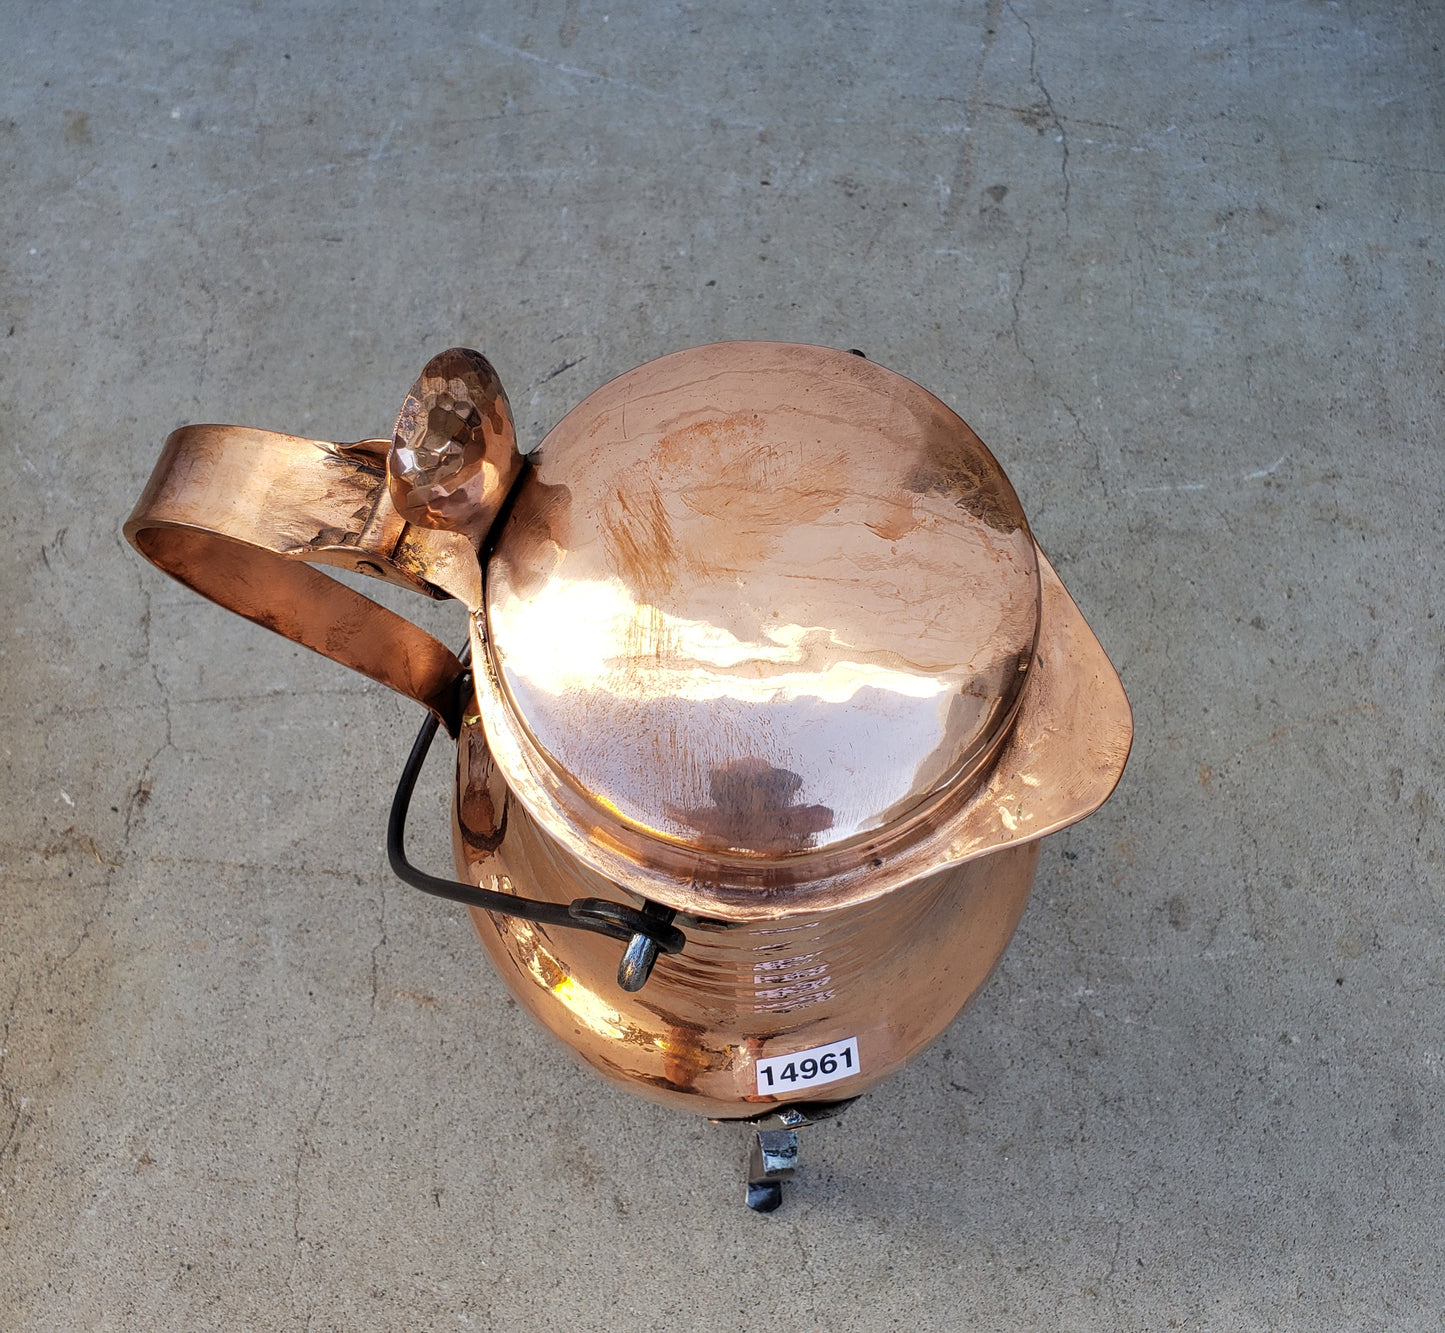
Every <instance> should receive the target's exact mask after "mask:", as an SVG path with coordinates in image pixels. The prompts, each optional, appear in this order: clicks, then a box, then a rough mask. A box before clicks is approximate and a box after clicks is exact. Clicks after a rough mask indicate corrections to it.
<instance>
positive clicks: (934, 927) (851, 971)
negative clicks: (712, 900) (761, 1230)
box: [453, 725, 1039, 1118]
mask: <svg viewBox="0 0 1445 1333" xmlns="http://www.w3.org/2000/svg"><path fill="white" fill-rule="evenodd" d="M455 814H456V818H455V821H454V825H453V832H454V840H455V850H456V859H457V866H458V870H459V872H460V873H461V874H462V876H463V878H466V879H469V880H470V881H471V882H472V883H477V884H482V885H485V886H486V887H489V888H496V889H499V890H501V891H503V892H515V893H518V894H523V895H528V896H537V897H541V898H546V899H549V900H552V901H555V902H568V901H570V900H572V899H573V898H577V897H590V896H600V897H612V898H616V897H617V893H616V890H615V888H614V887H613V886H612V885H610V884H609V883H608V882H607V881H606V880H604V879H603V878H601V877H600V876H599V875H597V874H596V873H595V872H593V871H591V870H589V869H587V868H586V867H585V866H584V865H582V864H581V863H580V862H579V861H578V860H577V859H576V858H575V857H572V856H570V855H568V854H567V852H566V851H565V850H563V849H562V848H561V847H559V846H558V844H557V843H556V842H555V841H554V840H553V839H552V838H550V837H548V836H547V835H546V834H545V833H544V832H543V831H542V830H541V829H540V828H539V827H538V825H537V824H536V822H535V821H534V820H533V819H532V818H531V817H530V816H529V815H528V813H527V811H526V810H525V809H524V808H522V806H521V805H520V804H519V803H518V802H517V801H516V800H515V799H514V798H513V797H512V795H511V793H510V792H509V790H508V788H507V785H506V782H505V780H504V779H503V778H502V775H501V774H500V772H499V771H498V769H497V767H496V765H495V764H494V763H493V762H492V759H491V756H490V754H489V752H488V748H487V745H486V741H485V738H484V737H483V736H482V734H481V732H480V730H479V728H477V727H476V726H475V725H469V726H466V727H464V728H463V731H462V736H461V740H460V753H459V763H458V768H457V793H456V806H455ZM1038 850H1039V844H1038V842H1037V841H1033V842H1028V843H1024V844H1023V845H1020V846H1014V847H1011V848H1008V849H1006V850H1004V851H1001V852H999V853H998V854H996V855H994V856H989V857H987V858H984V859H982V860H978V861H973V862H970V863H969V864H967V865H963V866H959V867H956V868H954V869H951V870H947V871H944V872H943V873H941V874H936V875H932V876H929V877H927V878H925V879H923V880H920V881H918V882H916V883H913V884H910V885H907V886H906V887H904V888H901V889H899V890H897V891H896V892H894V893H892V894H889V895H888V896H887V897H885V898H881V899H878V900H876V901H873V902H869V903H864V904H861V905H856V906H851V907H846V908H842V909H833V910H830V911H802V912H796V913H793V914H792V915H790V916H788V917H786V918H784V919H781V920H762V921H750V922H747V923H742V924H728V923H725V922H721V921H716V920H699V919H697V918H693V917H683V918H679V922H678V924H680V925H681V926H683V928H684V929H685V930H686V932H687V937H688V943H687V947H686V949H684V950H683V952H682V953H681V954H677V955H673V956H667V955H664V956H663V957H662V958H660V959H659V960H658V962H657V964H656V966H655V967H654V969H653V972H652V976H651V978H650V979H649V981H648V983H647V985H646V987H645V988H644V989H643V990H641V991H639V992H636V993H635V994H629V993H627V992H625V991H623V990H621V989H620V988H619V987H618V985H617V980H616V975H617V946H616V944H614V943H613V942H611V941H610V940H608V939H606V938H605V937H601V936H592V935H582V934H580V933H579V932H577V931H567V930H562V931H558V930H554V929H549V928H547V927H544V926H537V925H533V924H531V923H530V922H526V921H520V920H518V919H516V918H515V917H503V916H497V915H495V914H492V913H489V912H484V911H480V910H473V912H472V917H473V921H474V923H475V925H476V928H477V934H478V936H479V937H480V939H481V942H482V945H483V947H484V948H485V949H486V951H487V953H488V954H489V955H490V957H491V958H492V961H493V962H494V963H495V964H496V967H497V970H498V971H499V972H500V973H501V975H502V977H503V979H504V980H505V981H506V983H507V985H508V987H509V988H510V989H511V991H512V993H513V994H514V995H515V996H516V997H517V999H518V1000H519V1001H520V1003H521V1004H522V1005H523V1006H524V1007H525V1008H526V1009H527V1010H528V1012H530V1013H531V1014H533V1015H534V1016H535V1017H536V1018H537V1019H538V1021H539V1022H541V1023H542V1025H543V1026H544V1027H546V1028H547V1029H548V1030H549V1031H550V1032H552V1033H553V1034H554V1035H555V1036H557V1037H558V1038H560V1039H561V1041H562V1042H563V1043H564V1044H565V1045H567V1046H568V1047H570V1048H571V1049H572V1050H573V1051H574V1052H575V1053H576V1054H577V1055H579V1056H580V1057H581V1058H582V1059H583V1060H585V1061H586V1062H587V1063H588V1064H590V1065H591V1066H592V1067H593V1068H595V1069H597V1070H599V1071H600V1072H602V1073H603V1074H605V1075H607V1076H608V1077H609V1078H611V1079H614V1080H616V1081H617V1082H619V1083H622V1084H623V1085H624V1086H626V1087H628V1088H629V1089H630V1090H631V1091H633V1092H636V1093H639V1094H640V1095H642V1096H644V1097H647V1098H649V1099H650V1100H652V1101H657V1102H663V1103H666V1104H668V1105H672V1106H676V1107H678V1108H680V1109H683V1110H688V1111H693V1112H696V1113H699V1114H703V1115H708V1116H713V1117H721V1118H738V1117H745V1116H752V1115H756V1114H759V1113H761V1112H762V1111H764V1110H766V1109H767V1107H769V1106H772V1105H778V1104H781V1103H785V1102H788V1101H810V1100H817V1099H818V1098H819V1097H823V1098H824V1099H825V1100H830V1101H831V1100H842V1099H846V1098H849V1097H854V1096H856V1095H857V1094H858V1093H860V1092H862V1091H864V1090H865V1089H866V1088H868V1087H870V1086H872V1085H873V1084H874V1083H876V1082H877V1081H878V1080H880V1079H882V1078H886V1077H887V1076H888V1075H889V1074H891V1073H893V1072H894V1071H896V1070H897V1069H898V1068H899V1067H900V1066H901V1065H902V1064H903V1063H904V1062H905V1061H906V1060H908V1059H909V1058H910V1057H912V1056H913V1055H915V1054H917V1052H918V1051H920V1050H921V1049H922V1048H923V1047H924V1046H925V1045H927V1044H928V1043H929V1042H930V1041H932V1040H933V1038H934V1037H936V1036H937V1035H938V1034H939V1033H940V1032H942V1031H943V1029H944V1028H945V1027H946V1026H947V1025H948V1024H949V1023H950V1022H951V1021H952V1020H953V1018H954V1017H955V1015H956V1014H957V1013H958V1012H959V1010H960V1009H961V1008H962V1007H963V1006H964V1004H966V1003H967V1002H968V1000H969V999H970V998H971V997H972V996H973V995H974V994H975V993H976V992H977V991H978V989H979V987H981V986H982V985H983V983H984V981H986V980H987V978H988V976H989V973H990V972H991V971H992V969H993V967H994V966H995V964H996V963H997V962H998V959H999V958H1000V957H1001V955H1002V954H1003V951H1004V948H1005V946H1006V945H1007V944H1008V941H1009V939H1010V938H1011V936H1012V935H1013V932H1014V928H1015V926H1016V925H1017V924H1018V919H1019V916H1020V915H1021V914H1022V912H1023V909H1024V904H1025V902H1026V901H1027V899H1028V892H1029V886H1030V884H1031V882H1032V880H1033V873H1034V868H1035V865H1036V864H1037V861H1038ZM849 1037H855V1038H857V1041H858V1051H859V1060H860V1070H859V1073H858V1074H857V1075H856V1076H854V1077H852V1078H848V1079H844V1080H841V1081H839V1082H836V1083H831V1084H829V1085H828V1086H827V1087H826V1088H824V1089H818V1090H815V1091H812V1092H809V1091H807V1090H804V1091H800V1092H797V1093H794V1094H792V1095H790V1096H788V1095H777V1096H767V1095H760V1094H759V1093H758V1091H757V1077H756V1070H757V1063H758V1061H759V1060H763V1059H766V1058H768V1057H769V1056H772V1055H779V1054H787V1053H789V1052H793V1051H798V1050H802V1049H806V1048H808V1047H812V1046H819V1045H825V1044H829V1043H832V1042H841V1041H843V1040H846V1039H847V1038H849Z"/></svg>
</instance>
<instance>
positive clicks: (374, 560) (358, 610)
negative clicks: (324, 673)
mask: <svg viewBox="0 0 1445 1333" xmlns="http://www.w3.org/2000/svg"><path fill="white" fill-rule="evenodd" d="M385 455H386V441H385V440H363V441H361V442H360V443H359V444H351V445H340V444H331V443H329V442H327V441H324V440H307V439H302V438H300V437H299V436H295V435H279V434H276V433H274V432H272V431H264V430H251V429H249V428H247V427H244V426H187V427H184V428H182V429H180V430H177V431H173V432H172V433H171V436H170V438H169V439H167V440H166V443H165V448H164V449H163V450H162V451H161V456H160V458H159V459H158V460H157V461H156V466H155V469H154V471H153V472H152V473H151V478H150V481H149V482H148V483H147V485H146V488H145V490H144V492H142V494H141V497H140V499H139V500H138V501H137V502H136V507H135V510H134V511H133V512H132V514H131V516H130V518H129V520H128V521H127V522H126V525H125V535H126V538H127V539H128V540H129V541H130V542H131V543H132V544H133V545H134V546H135V548H136V549H137V550H138V551H139V552H140V553H141V554H142V555H143V556H145V557H146V558H147V559H148V560H150V561H152V562H153V563H154V564H156V565H158V566H159V567H160V568H161V569H163V570H165V571H166V573H168V574H170V575H172V576H173V577H174V578H177V579H179V580H180V581H181V582H182V583H185V584H188V585H189V586H190V587H192V588H194V589H195V590H196V591H197V592H199V593H202V594H203V595H204V596H206V597H209V598H210V599H211V600H212V601H214V602H218V603H219V604H220V605H221V606H224V607H226V608H227V609H228V610H231V611H235V612H236V613H237V614H238V615H242V616H245V617H246V619H248V620H253V621H255V622H256V623H257V624H259V625H264V626H265V627H266V628H267V629H272V630H275V631H276V632H277V633H278V634H284V635H285V636H286V637H287V638H289V639H294V640H295V641H296V642H297V643H301V644H304V645H305V646H306V647H308V648H311V649H313V650H315V651H316V652H318V653H323V654H325V655H326V656H327V657H331V658H334V659H335V660H336V661H338V662H340V663H342V664H343V665H344V666H349V667H352V668H353V669H354V670H357V671H360V672H362V673H363V674H364V675H367V676H370V677H371V678H372V679H373V680H377V681H380V682H381V683H382V684H383V685H388V686H390V687H391V688H392V689H394V690H397V691H399V692H400V693H402V694H405V695H407V696H409V697H410V698H413V699H415V700H417V701H418V702H419V703H422V704H424V705H426V707H428V708H430V709H431V710H432V711H433V712H436V713H438V714H442V713H444V712H445V711H446V710H447V705H448V703H449V701H450V699H451V697H452V694H453V690H454V686H455V683H456V681H457V678H458V677H459V676H460V674H461V670H462V668H461V664H460V663H459V662H458V661H457V658H456V656H455V654H454V653H452V651H451V650H450V649H449V648H447V647H445V646H444V645H442V644H441V643H439V642H438V641H437V640H436V639H434V638H433V637H432V636H431V635H430V634H427V633H425V632H424V631H422V630H420V629H418V628H417V627H416V626H415V625H413V624H412V623H411V622H410V621H408V620H406V619H404V618H403V617H401V616H398V615H397V614H395V612H392V611H388V610H387V609H385V608H384V607H382V606H379V605H377V603H375V602H373V601H372V600H371V599H370V598H368V597H364V596H363V595H362V594H361V593H359V592H354V591H353V590H352V589H351V588H348V587H347V586H346V585H345V584H342V583H339V582H337V581H336V580H335V579H333V578H330V577H328V576H327V575H325V574H323V573H321V572H320V571H319V570H316V569H313V568H311V567H310V566H312V565H331V566H334V567H337V568H341V569H347V570H351V571H353V572H355V573H359V574H366V575H369V576H370V577H372V578H379V579H383V580H385V581H386V582H388V583H395V584H397V585H399V586H401V587H404V588H412V589H414V590H416V591H418V592H423V593H426V594H427V595H428V596H432V597H447V596H450V597H455V598H457V599H458V600H460V601H461V602H462V603H463V604H464V605H467V606H476V605H477V604H478V602H479V600H480V596H481V571H480V569H479V568H478V565H477V556H476V550H475V548H474V547H473V546H472V544H471V543H470V542H469V541H468V540H467V538H466V537H465V536H462V535H459V534H457V533H452V532H435V531H428V530H427V529H424V528H418V527H415V526H413V525H410V524H408V523H406V522H405V521H403V519H402V518H401V516H400V515H399V514H398V513H397V512H396V509H395V508H394V507H393V505H392V503H391V501H390V499H389V498H388V496H387V488H386V470H385V466H384V459H385Z"/></svg>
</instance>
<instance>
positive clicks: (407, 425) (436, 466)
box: [386, 347, 522, 546]
mask: <svg viewBox="0 0 1445 1333" xmlns="http://www.w3.org/2000/svg"><path fill="white" fill-rule="evenodd" d="M521 468H522V456H521V454H520V453H519V452H518V450H517V432H516V429H515V428H514V427H513V425H512V409H511V407H510V406H509V404H508V403H507V395H506V392H505V391H504V390H503V388H502V381H501V380H500V379H499V378H498V376H497V372H496V371H495V370H493V369H492V363H491V362H490V361H488V360H487V358H486V357H484V356H483V355H482V354H481V353H480V352H474V351H472V349H471V348H469V347H452V348H449V349H448V350H447V351H445V352H440V353H438V354H437V355H436V356H434V357H432V359H431V360H430V361H428V362H427V363H426V365H425V367H423V369H422V372H421V374H420V375H419V376H418V377H417V380H416V383H415V384H413V385H412V386H411V391H410V392H409V393H408V394H407V396H406V401H405V402H404V403H403V404H402V406H401V412H400V413H399V414H398V415H397V418H396V428H395V429H394V430H393V431H392V438H391V450H390V452H389V453H388V454H387V459H386V471H387V482H388V487H389V489H390V492H391V499H392V503H393V504H394V505H395V506H396V508H397V511H398V512H399V513H400V514H401V516H402V517H403V518H404V519H405V520H406V521H407V522H408V523H415V524H417V525H418V526H420V527H423V528H442V529H446V530H448V531H451V532H461V533H465V534H466V535H467V536H468V537H470V538H471V539H472V542H473V544H474V545H476V546H480V545H481V543H482V541H483V539H484V538H485V537H486V535H487V532H488V531H489V530H490V528H491V526H492V522H493V520H494V519H495V518H496V516H497V513H498V511H499V510H500V509H501V507H502V502H503V500H505V499H506V496H507V493H508V491H510V490H511V488H512V483H513V482H514V481H515V480H516V478H517V474H518V473H519V472H520V471H521Z"/></svg>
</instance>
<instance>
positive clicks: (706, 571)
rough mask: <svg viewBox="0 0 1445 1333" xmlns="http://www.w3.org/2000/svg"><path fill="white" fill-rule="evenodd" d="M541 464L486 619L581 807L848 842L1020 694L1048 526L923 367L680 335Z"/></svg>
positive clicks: (995, 732) (596, 405)
mask: <svg viewBox="0 0 1445 1333" xmlns="http://www.w3.org/2000/svg"><path fill="white" fill-rule="evenodd" d="M533 462H534V466H533V470H532V473H531V475H529V476H528V478H527V479H526V480H525V481H524V482H523V495H522V497H521V499H522V503H521V504H520V505H519V510H518V511H517V512H516V513H514V515H513V517H512V519H511V520H510V521H509V522H508V523H507V525H506V526H505V528H504V529H503V531H502V533H501V535H500V537H499V539H498V543H497V547H496V551H495V554H494V555H493V557H492V561H491V564H490V566H489V569H488V577H487V590H486V609H487V631H488V639H489V645H490V650H491V663H492V666H493V668H494V670H495V672H496V677H497V679H498V681H499V682H500V684H501V686H502V689H503V691H504V693H505V697H506V702H507V705H508V710H509V711H510V712H511V713H512V714H513V716H514V717H515V719H516V723H517V725H516V727H515V728H514V732H515V735H516V736H517V738H518V739H519V740H520V741H521V742H522V743H523V745H524V746H525V748H526V750H527V751H528V754H527V758H528V767H529V768H530V769H531V770H532V771H533V773H534V774H536V773H539V772H542V773H545V775H546V776H545V779H544V780H546V781H548V782H549V783H550V785H551V786H552V787H553V789H554V791H555V792H556V793H557V796H558V799H559V801H561V802H563V803H567V804H569V805H570V806H571V808H572V810H573V812H574V818H577V819H579V820H581V821H583V822H591V821H592V820H594V819H597V818H602V819H607V820H616V821H621V822H624V823H625V824H626V826H627V827H628V830H629V831H630V832H635V833H641V834H646V835H649V836H650V837H652V838H654V839H661V840H666V841H667V842H670V843H672V844H675V845H677V846H679V847H682V848H687V849H690V850H692V851H694V852H696V853H700V854H702V855H703V856H706V857H709V858H711V857H713V856H716V855H718V854H723V855H729V854H731V855H738V856H749V857H752V858H754V859H761V858H766V859H769V860H776V859H779V858H787V857H791V856H794V855H797V854H801V853H807V852H811V851H824V850H829V849H837V848H842V847H846V846H849V845H850V844H854V843H856V842H858V841H859V840H860V839H864V838H867V837H869V836H870V835H873V834H875V833H880V832H886V831H889V830H892V829H894V828H895V827H896V826H897V825H898V824H899V823H900V821H906V820H908V819H909V818H910V817H911V816H913V815H914V814H915V813H916V812H917V811H918V810H919V808H920V807H921V806H923V805H924V804H925V803H927V802H929V801H931V800H933V799H934V798H936V796H937V795H938V793H939V792H941V791H944V790H947V789H951V788H953V787H954V786H956V785H957V784H959V783H960V782H965V781H967V780H968V779H969V778H970V777H971V776H972V775H973V774H974V773H975V772H976V771H977V769H978V768H979V766H980V765H981V764H982V763H983V762H984V760H985V759H986V758H987V756H988V754H989V753H990V752H991V750H992V749H993V748H994V746H995V744H996V742H997V740H998V739H999V737H1000V736H1001V734H1002V733H1003V731H1004V730H1005V729H1006V727H1007V725H1008V723H1009V721H1010V720H1011V719H1012V716H1013V712H1014V709H1015V708H1016V706H1017V704H1018V700H1019V698H1020V696H1021V694H1022V692H1023V690H1024V688H1025V685H1026V682H1027V675H1028V669H1029V666H1030V663H1031V661H1032V658H1033V648H1034V642H1035V638H1036V635H1037V631H1038V616H1039V592H1038V564H1037V559H1036V556H1035V550H1034V543H1033V539H1032V537H1031V536H1030V534H1029V530H1028V525H1027V524H1026V523H1025V521H1024V516H1023V512H1022V510H1021V509H1020V507H1019V504H1018V500H1017V498H1016V497H1015V495H1014V493H1013V489H1012V488H1011V487H1010V486H1009V483H1008V481H1007V479H1006V478H1005V477H1004V475H1003V472H1002V471H1001V470H1000V468H999V466H998V464H997V463H996V462H995V461H994V459H993V457H992V455H991V454H989V452H988V450H987V449H985V448H984V446H983V444H982V443H981V442H980V441H979V439H978V437H977V436H975V435H974V434H973V432H972V431H971V430H969V428H968V427H967V426H966V425H965V424H964V423H963V422H962V421H961V420H960V419H959V418H958V417H957V416H956V415H955V414H954V413H953V412H951V411H950V410H949V409H948V408H947V407H945V406H944V405H943V404H942V403H941V402H939V401H938V399H936V398H935V397H933V395H932V394H929V393H927V392H926V391H925V390H923V389H921V388H919V386H917V385H916V384H913V383H912V382H911V381H909V380H906V379H904V378H902V377H901V376H899V375H896V374H894V373H893V372H891V371H888V370H885V369H883V368H882V367H880V366H875V365H873V364H871V363H869V362H867V361H865V360H862V359H860V358H859V357H857V356H851V355H849V354H847V353H844V352H836V351H831V350H828V349H825V348H817V347H800V346H794V345H788V344H773V343H732V344H727V345H725V346H723V347H709V348H698V349H694V350H692V351H687V352H679V353H676V354H674V355H672V356H667V357H663V358H662V359H661V360H659V361H655V362H652V363H651V364H649V365H647V366H644V367H641V368H640V369H638V370H635V371H632V372H630V373H629V374H627V375H624V376H622V377H621V378H620V379H618V380H615V381H613V382H612V383H610V384H608V385H606V386H604V387H603V388H602V389H599V390H598V391H597V392H596V393H594V394H593V395H592V396H591V397H589V398H588V399H587V400H586V401H585V402H584V403H583V404H582V405H581V406H580V407H578V408H577V409H576V410H575V411H574V412H572V413H571V414H569V415H568V416H567V417H566V418H565V419H564V420H563V421H562V422H561V423H560V424H559V425H558V426H557V427H556V429H554V430H553V431H552V432H551V434H550V435H549V436H548V437H547V439H546V440H545V441H544V442H543V443H542V445H541V447H540V448H539V450H538V451H537V454H536V455H535V457H534V460H533ZM534 488H535V489H537V490H539V491H541V492H542V493H544V494H545V495H546V497H547V499H546V502H545V504H543V505H540V506H535V507H534V506H531V505H528V504H526V503H525V501H526V500H527V498H528V496H527V492H528V491H529V490H531V489H534ZM504 766H507V767H508V769H509V776H514V775H513V774H511V772H510V766H509V765H504ZM583 803H586V804H587V805H590V807H591V809H590V810H588V811H583V809H582V808H581V807H582V805H583Z"/></svg>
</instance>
